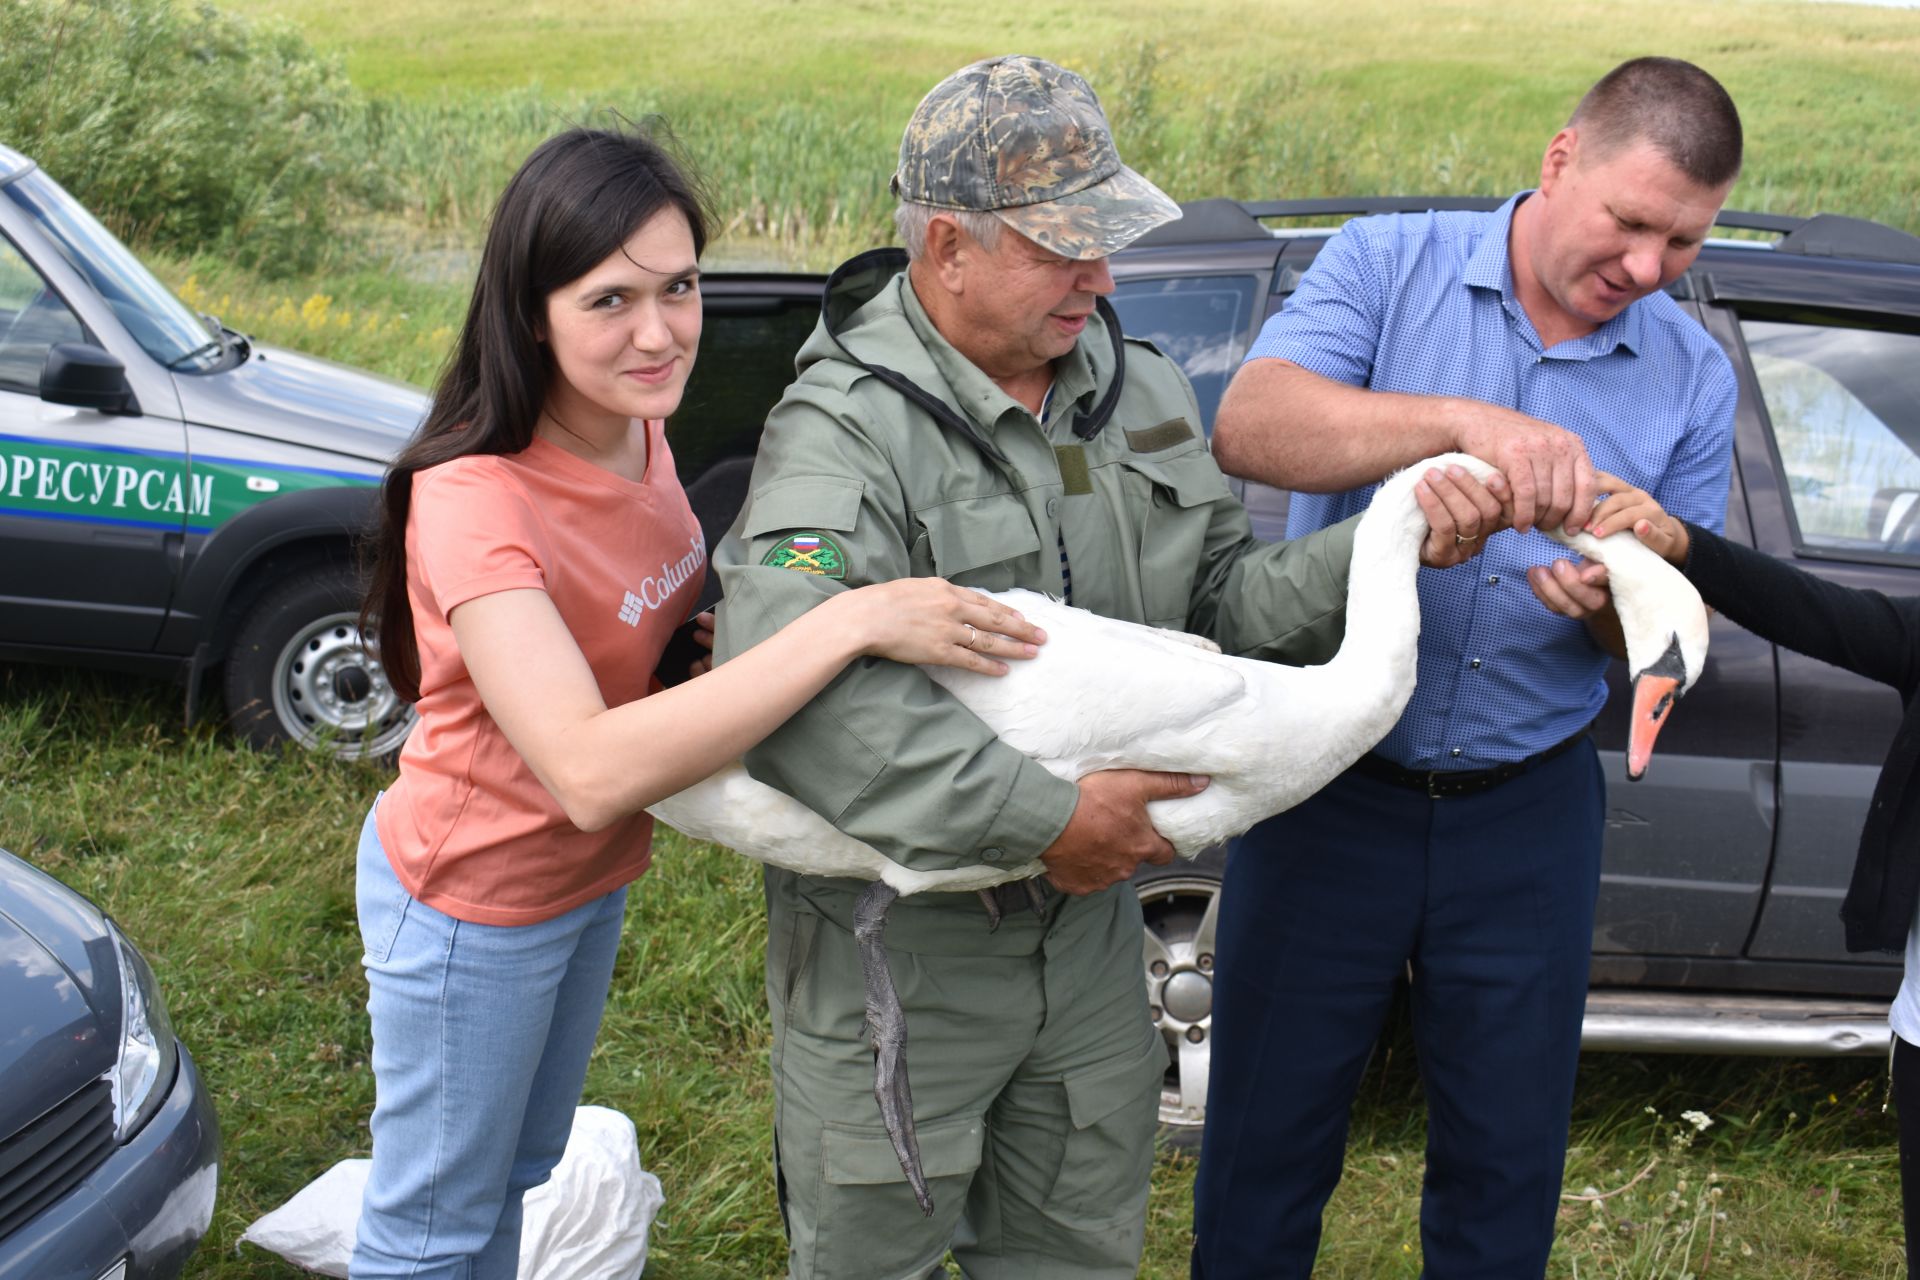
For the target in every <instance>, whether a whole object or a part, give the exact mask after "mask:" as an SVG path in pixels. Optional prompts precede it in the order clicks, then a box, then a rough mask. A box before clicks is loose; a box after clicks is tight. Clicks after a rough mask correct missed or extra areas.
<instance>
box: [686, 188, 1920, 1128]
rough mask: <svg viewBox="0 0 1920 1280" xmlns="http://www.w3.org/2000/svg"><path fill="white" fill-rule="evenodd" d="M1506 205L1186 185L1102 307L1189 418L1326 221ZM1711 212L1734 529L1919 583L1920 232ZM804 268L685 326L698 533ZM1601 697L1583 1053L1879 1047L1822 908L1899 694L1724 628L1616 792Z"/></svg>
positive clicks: (1181, 1104) (1166, 953) (718, 301)
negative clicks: (1163, 360) (1605, 784)
mask: <svg viewBox="0 0 1920 1280" xmlns="http://www.w3.org/2000/svg"><path fill="white" fill-rule="evenodd" d="M1500 203H1501V202H1500V201H1498V200H1462V199H1453V198H1434V199H1419V198H1412V199H1399V198H1394V199H1381V200H1359V199H1352V200H1310V201H1288V202H1274V203H1262V204H1242V203H1238V202H1235V201H1229V200H1205V201H1199V202H1197V203H1194V204H1189V205H1187V206H1185V214H1186V216H1185V217H1184V218H1183V219H1182V220H1181V221H1180V222H1177V223H1174V224H1172V225H1170V226H1167V227H1163V228H1161V229H1159V230H1157V231H1155V232H1153V233H1152V234H1150V235H1148V236H1146V237H1144V238H1143V239H1142V240H1140V241H1139V242H1137V243H1136V244H1135V245H1134V246H1133V247H1131V248H1129V249H1127V250H1126V251H1125V252H1123V253H1121V254H1119V255H1118V256H1116V257H1115V258H1114V260H1113V274H1114V277H1115V280H1116V282H1117V285H1118V288H1117V291H1116V293H1115V295H1114V298H1113V302H1114V305H1115V307H1116V308H1117V309H1118V310H1119V313H1120V316H1121V319H1122V322H1123V324H1124V325H1125V327H1126V329H1127V331H1128V333H1130V334H1132V335H1133V336H1135V337H1144V338H1148V339H1150V340H1151V341H1152V342H1153V343H1154V344H1155V345H1156V346H1158V347H1159V348H1160V349H1161V350H1162V351H1164V352H1166V353H1167V354H1168V355H1170V356H1172V357H1174V358H1175V359H1177V360H1178V361H1179V362H1180V363H1181V365H1182V366H1183V367H1184V368H1185V369H1186V371H1187V374H1188V376H1189V378H1191V379H1192V381H1193V386H1194V391H1195V392H1196V394H1197V396H1198V398H1199V402H1200V408H1201V413H1202V415H1203V416H1204V417H1205V418H1206V419H1207V425H1208V426H1209V427H1210V426H1211V421H1212V416H1213V412H1214V409H1215V407H1216V406H1217V405H1218V404H1219V402H1220V396H1221V393H1222V392H1223V391H1224V390H1225V388H1226V384H1227V380H1228V379H1229V378H1230V377H1231V376H1232V374H1233V371H1234V369H1235V368H1237V367H1238V365H1239V363H1240V360H1241V357H1242V355H1243V354H1244V353H1245V351H1246V349H1247V347H1248V345H1249V344H1250V343H1251V342H1252V340H1253V338H1254V336H1255V335H1256V334H1257V333H1258V331H1259V328H1260V326H1261V324H1262V323H1263V322H1264V321H1265V319H1266V318H1267V317H1268V316H1269V315H1271V314H1273V313H1274V312H1275V311H1278V310H1279V309H1280V307H1281V306H1282V305H1283V304H1284V303H1285V301H1286V298H1287V295H1288V294H1289V293H1291V292H1292V291H1293V289H1294V288H1295V286H1297V285H1298V284H1299V282H1300V278H1301V275H1302V274H1303V273H1304V272H1305V270H1306V269H1307V266H1308V264H1309V263H1311V262H1312V261H1313V258H1314V255H1315V254H1317V253H1318V252H1319V250H1320V247H1321V246H1322V245H1323V244H1325V243H1326V241H1327V239H1328V237H1329V236H1330V235H1331V234H1332V227H1333V226H1334V225H1335V224H1337V223H1338V222H1339V221H1340V220H1342V219H1344V218H1345V217H1347V216H1349V215H1355V214H1368V213H1390V212H1420V211H1424V210H1427V209H1492V208H1495V207H1497V206H1498V205H1499V204H1500ZM1721 226H1722V227H1723V228H1726V229H1728V230H1731V231H1735V232H1739V233H1745V234H1753V233H1767V234H1769V235H1770V236H1772V237H1774V238H1772V239H1758V238H1756V239H1730V240H1714V241H1711V242H1709V243H1708V245H1707V246H1706V248H1705V249H1704V250H1703V251H1702V253H1701V254H1700V257H1699V259H1698V261H1696V262H1695V264H1694V266H1693V268H1692V270H1690V271H1689V272H1688V273H1687V274H1686V275H1685V276H1684V277H1682V278H1681V279H1680V280H1678V281H1676V282H1675V284H1674V285H1673V287H1672V288H1671V290H1670V292H1671V293H1672V294H1673V296H1674V297H1675V298H1676V299H1677V300H1678V301H1679V302H1680V304H1681V306H1683V307H1684V308H1686V309H1687V310H1688V311H1689V312H1691V313H1692V314H1693V315H1694V316H1695V317H1696V318H1698V320H1699V321H1700V323H1701V324H1702V325H1703V326H1704V327H1705V328H1706V330H1707V331H1708V332H1709V333H1711V334H1712V335H1713V336H1714V337H1715V338H1716V339H1717V340H1718V341H1719V342H1720V343H1721V345H1722V346H1723V347H1724V348H1725V349H1726V351H1727V354H1728V355H1729V356H1730V357H1731V358H1732V360H1733V363H1734V367H1735V369H1736V370H1737V371H1738V374H1739V378H1740V386H1741V397H1740V407H1739V412H1738V421H1737V425H1736V428H1735V458H1734V467H1733V487H1732V492H1731V493H1730V494H1729V499H1728V509H1727V532H1728V535H1729V536H1730V537H1733V538H1735V539H1738V540H1741V541H1745V542H1748V543H1750V544H1752V545H1753V546H1756V547H1758V548H1759V549H1761V550H1763V551H1766V552H1769V553H1771V554H1773V555H1777V556H1782V557H1789V558H1792V559H1794V560H1795V561H1797V562H1798V563H1800V564H1801V565H1803V566H1804V567H1806V568H1808V569H1809V570H1811V571H1812V572H1814V573H1817V574H1819V575H1820V576H1822V577H1826V578H1830V579H1832V580H1833V581H1836V582H1840V583H1844V584H1846V585H1848V586H1857V587H1868V586H1870V587H1876V588H1878V589H1881V590H1884V591H1887V592H1890V593H1895V594H1914V593H1920V239H1917V238H1915V237H1913V236H1910V235H1907V234H1905V233H1904V232H1900V231H1897V230H1894V229H1892V228H1889V227H1885V226H1881V225H1879V224H1876V223H1871V222H1862V221H1859V220H1856V219H1850V218H1841V217H1835V216H1831V215H1823V216H1820V217H1816V218H1812V219H1800V218H1789V217H1778V216H1771V215H1761V214H1741V213H1731V212H1730V213H1727V214H1725V215H1723V217H1722V218H1721ZM819 285H820V281H819V279H818V278H817V277H798V276H732V277H725V276H708V277H707V278H706V280H705V281H704V282H703V286H702V287H703V289H704V290H705V292H706V295H707V311H708V321H707V331H706V336H705V338H704V340H703V350H702V354H701V359H700V365H699V368H698V369H697V370H696V372H695V374H694V379H693V383H692V385H691V386H690V387H689V390H688V394H687V399H686V402H685V404H684V406H683V408H682V410H681V413H680V414H679V415H678V416H677V417H676V419H675V420H674V422H673V424H672V438H673V444H674V450H675V454H676V457H677V459H678V462H679V465H680V471H681V475H682V478H683V479H684V480H685V481H686V485H687V490H688V493H689V495H690V496H691V497H692V500H693V503H694V508H695V510H696V511H698V512H699V513H700V517H701V521H702V524H703V525H704V526H705V527H706V530H707V534H708V538H709V540H710V541H711V540H713V539H717V538H718V537H719V536H720V534H721V533H722V532H723V531H724V530H725V528H726V526H727V525H728V524H729V523H730V522H731V520H732V517H733V515H734V513H735V512H736V511H737V510H738V509H739V506H740V503H741V502H742V500H743V499H744V497H745V493H746V484H747V477H748V473H749V471H750V468H751V466H752V455H753V450H754V448H755V446H756V444H757V442H758V437H759V432H760V424H761V422H762V420H763V418H764V416H765V413H766V410H767V408H768V406H770V405H771V404H772V403H773V402H774V400H775V399H777V398H778V396H779V394H780V391H781V389H782V387H783V386H784V385H785V384H786V382H787V381H788V380H789V378H790V377H791V375H792V366H791V363H790V361H789V359H788V357H789V356H790V354H791V353H792V352H793V351H794V350H796V349H797V348H798V346H799V345H800V342H801V340H802V339H803V338H804V337H805V336H806V334H807V333H808V331H809V330H810V329H811V328H812V325H813V322H814V318H815V316H816V315H817V313H818V305H819ZM1239 487H1240V489H1241V496H1242V497H1243V499H1244V501H1245V502H1246V504H1247V506H1248V509H1249V510H1250V512H1251V513H1252V515H1253V520H1254V528H1255V532H1256V533H1259V534H1260V535H1261V536H1263V537H1269V538H1278V537H1281V536H1283V533H1284V529H1285V523H1286V521H1285V512H1286V495H1285V494H1282V493H1279V492H1277V491H1275V490H1272V489H1268V488H1266V487H1265V486H1261V485H1253V484H1247V485H1241V486H1239ZM1621 674H1622V673H1621V671H1620V668H1619V666H1618V664H1616V667H1615V671H1614V678H1615V680H1616V681H1618V680H1619V678H1620V676H1621ZM1620 702H1621V700H1620V699H1615V700H1614V705H1613V706H1610V707H1609V710H1608V712H1607V714H1605V715H1604V716H1603V717H1602V719H1601V721H1600V723H1599V725H1598V726H1597V727H1596V729H1595V734H1596V737H1597V739H1598V741H1599V744H1600V747H1601V759H1602V761H1603V762H1604V764H1605V766H1606V768H1607V770H1608V774H1609V782H1610V786H1609V791H1608V798H1609V803H1608V810H1607V842H1606V854H1605V866H1604V875H1603V878H1602V883H1601V890H1600V907H1599V916H1598V920H1597V922H1596V924H1595V928H1594V938H1593V951H1594V965H1593V984H1594V991H1593V994H1592V998H1591V1000H1590V1001H1589V1005H1588V1013H1587V1026H1586V1043H1587V1045H1588V1046H1589V1047H1592V1048H1617V1049H1639V1050H1659V1049H1667V1050H1683V1049H1684V1050H1698V1051H1709V1052H1739V1053H1849V1052H1863V1053H1871V1052H1877V1051H1881V1050H1883V1049H1884V1046H1885V1044H1886V1024H1885V1018H1884V1012H1885V1008H1886V1003H1887V1000H1888V998H1889V997H1891V995H1892V994H1893V992H1894V990H1895V989H1896V988H1897V986H1898V984H1899V978H1900V968H1899V964H1898V962H1897V960H1895V959H1894V958H1891V957H1885V956H1855V955H1849V954H1848V953H1847V952H1846V950H1845V949H1844V947H1843V946H1842V941H1841V932H1840V927H1839V922H1838V918H1837V911H1838V907H1839V902H1840V898H1841V895H1842V893H1843V892H1844V890H1845V887H1846V883H1847V877H1848V872H1849V869H1850V867H1851V865H1852V859H1853V851H1854V848H1855V846H1856V844H1857V842H1858V839H1859V834H1860V827H1861V824H1862V822H1863V821H1864V819H1865V815H1866V807H1867V800H1868V796H1869V794H1870V791H1871V789H1872V784H1873V779H1874V776H1875V774H1876V772H1877V769H1878V766H1879V762H1880V759H1881V756H1882V754H1883V752H1884V751H1885V748H1886V744H1887V743H1888V741H1890V740H1891V738H1892V736H1893V732H1894V730H1895V728H1896V726H1897V725H1898V722H1899V713H1900V705H1899V701H1898V699H1897V698H1896V697H1895V696H1894V695H1893V694H1892V693H1890V692H1889V691H1888V690H1886V689H1884V688H1882V687H1880V686H1878V685H1875V684H1872V683H1870V682H1868V681H1866V680H1863V679H1860V678H1858V677H1855V676H1850V675H1845V674H1843V673H1841V672H1838V671H1835V670H1833V669H1832V668H1829V667H1826V666H1824V665H1822V664H1819V663H1816V662H1812V661H1809V660H1807V659H1805V658H1802V657H1799V656H1798V655H1795V654H1792V653H1788V652H1786V651H1784V650H1779V649H1776V648H1775V647H1774V646H1772V645H1770V644H1767V643H1765V642H1764V641H1761V640H1758V639H1756V638H1754V637H1753V636H1751V635H1748V634H1747V633H1746V632H1744V631H1741V630H1740V629H1739V628H1737V627H1734V626H1732V625H1730V624H1728V623H1725V622H1722V621H1716V622H1715V624H1714V627H1713V648H1712V654H1711V657H1710V658H1709V660H1708V671H1707V673H1706V676H1705V678H1704V679H1702V681H1701V682H1700V684H1699V686H1698V687H1697V688H1696V689H1695V691H1694V692H1693V693H1692V694H1691V695H1689V697H1688V699H1687V701H1686V703H1685V705H1684V706H1683V707H1682V709H1681V712H1680V714H1679V715H1677V716H1676V717H1675V720H1674V723H1673V724H1672V725H1671V726H1670V727H1669V728H1668V729H1667V730H1666V731H1665V734H1664V735H1663V736H1662V738H1661V742H1660V754H1659V756H1658V757H1657V758H1656V760H1655V763H1654V767H1653V769H1652V770H1651V771H1650V772H1649V774H1648V776H1647V777H1646V779H1645V780H1643V781H1641V782H1638V783H1633V784H1629V783H1628V782H1627V781H1626V777H1625V768H1624V754H1623V749H1624V737H1625V723H1624V716H1623V714H1622V713H1621V712H1619V711H1618V710H1617V709H1616V708H1617V706H1618V705H1620ZM1221 866H1222V855H1221V854H1220V853H1219V851H1215V852H1214V853H1213V854H1211V855H1209V856H1204V857H1202V858H1200V859H1199V860H1197V861H1196V862H1194V863H1191V864H1184V865H1178V866H1174V867H1168V868H1156V869H1153V870H1151V871H1149V872H1146V873H1143V874H1142V875H1140V876H1139V877H1138V878H1137V879H1136V881H1135V883H1136V884H1137V886H1138V888H1139V891H1140V896H1141V900H1142V902H1143V905H1144V906H1145V909H1146V915H1147V921H1148V939H1147V954H1146V962H1147V969H1148V983H1149V988H1150V991H1151V992H1152V996H1153V1001H1154V1011H1155V1016H1156V1018H1157V1019H1158V1020H1159V1022H1160V1024H1161V1026H1162V1029H1163V1030H1164V1032H1165V1034H1166V1036H1167V1039H1168V1043H1169V1046H1170V1047H1171V1048H1172V1049H1173V1050H1174V1056H1175V1059H1176V1066H1175V1067H1174V1069H1173V1070H1172V1071H1171V1072H1170V1073H1169V1077H1168V1083H1167V1091H1166V1094H1165V1097H1164V1105H1163V1107H1162V1117H1163V1119H1164V1120H1165V1121H1167V1122H1168V1123H1169V1124H1170V1125H1174V1126H1184V1125H1192V1124H1195V1123H1197V1122H1198V1120H1199V1118H1200V1116H1201V1114H1202V1112H1203V1110H1204V1106H1205V1088H1206V1059H1207V1054H1208V1035H1209V1030H1210V1028H1209V1015H1210V1010H1211V1004H1212V999H1211V995H1212V992H1211V976H1210V975H1211V970H1212V959H1213V957H1212V954H1211V951H1212V948H1211V945H1210V940H1211V937H1212V924H1213V913H1212V903H1213V899H1214V895H1215V891H1216V889H1217V886H1218V884H1219V877H1220V869H1221Z"/></svg>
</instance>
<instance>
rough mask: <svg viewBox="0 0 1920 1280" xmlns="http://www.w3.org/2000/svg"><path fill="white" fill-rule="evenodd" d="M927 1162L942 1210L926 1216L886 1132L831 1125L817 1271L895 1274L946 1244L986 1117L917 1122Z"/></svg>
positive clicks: (824, 1139) (823, 1144) (976, 1160)
mask: <svg viewBox="0 0 1920 1280" xmlns="http://www.w3.org/2000/svg"><path fill="white" fill-rule="evenodd" d="M915 1132H916V1134H917V1136H918V1138H919V1143H920V1167H921V1168H922V1169H923V1170H925V1171H926V1175H927V1189H928V1191H930V1192H931V1193H932V1195H933V1207H934V1216H933V1217H932V1218H926V1217H923V1216H922V1215H921V1213H920V1206H919V1205H918V1204H917V1203H915V1202H914V1198H913V1188H912V1187H910V1186H908V1185H907V1175H906V1173H905V1172H904V1171H903V1170H902V1169H901V1168H900V1160H899V1157H897V1156H895V1155H894V1153H893V1143H892V1142H890V1141H888V1139H887V1135H886V1131H885V1130H882V1129H873V1128H869V1127H864V1126H863V1127H862V1128H859V1129H850V1128H842V1127H838V1126H834V1125H828V1126H827V1127H826V1129H825V1131H824V1132H823V1133H822V1134H821V1141H820V1159H821V1176H822V1178H823V1180H824V1181H825V1184H826V1185H825V1186H823V1187H822V1188H821V1195H820V1216H819V1221H818V1225H817V1228H816V1239H815V1249H814V1259H815V1260H814V1274H815V1275H817V1276H843V1275H887V1274H892V1272H893V1271H894V1270H896V1269H899V1268H904V1267H906V1266H909V1265H911V1264H913V1263H914V1262H916V1261H917V1260H918V1259H919V1257H920V1255H921V1254H923V1253H926V1252H927V1251H928V1250H930V1249H933V1250H937V1251H936V1252H935V1253H934V1254H933V1258H934V1259H935V1260H936V1261H937V1260H938V1257H939V1251H944V1249H945V1244H944V1241H945V1239H946V1236H947V1233H948V1232H949V1231H950V1230H951V1229H952V1224H953V1223H954V1222H955V1221H956V1220H957V1219H958V1217H959V1214H960V1209H961V1207H962V1202H963V1201H964V1200H965V1199H966V1189H967V1184H968V1182H969V1181H970V1180H971V1179H972V1177H973V1174H974V1171H975V1170H977V1169H979V1167H980V1150H981V1144H982V1141H983V1139H984V1137H985V1134H986V1119H985V1117H983V1116H977V1115H975V1116H954V1117H951V1118H949V1119H946V1120H936V1121H933V1122H932V1123H928V1124H921V1125H917V1126H916V1127H915Z"/></svg>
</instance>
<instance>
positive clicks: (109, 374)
mask: <svg viewBox="0 0 1920 1280" xmlns="http://www.w3.org/2000/svg"><path fill="white" fill-rule="evenodd" d="M40 398H41V399H42V400H45V401H47V402H48V403H50V404H70V405H73V406H74V407H75V408H78V409H97V410H99V411H100V412H101V413H139V412H140V406H139V404H138V403H137V402H135V400H134V398H133V388H132V387H131V386H129V385H128V383H127V366H125V365H124V364H121V363H120V361H118V360H117V359H115V358H114V357H113V356H110V355H108V354H107V353H106V352H105V351H102V350H101V349H100V348H99V347H96V346H94V345H93V344H92V343H90V342H57V343H55V344H54V345H53V346H51V347H49V348H48V349H47V362H46V363H45V364H44V365H42V366H40Z"/></svg>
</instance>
